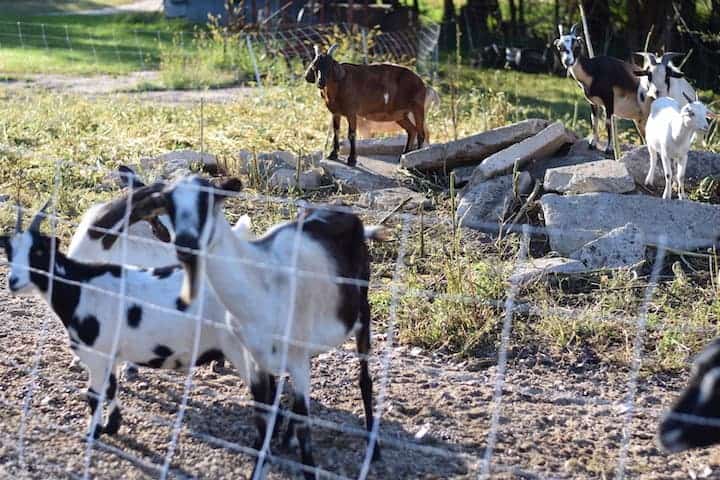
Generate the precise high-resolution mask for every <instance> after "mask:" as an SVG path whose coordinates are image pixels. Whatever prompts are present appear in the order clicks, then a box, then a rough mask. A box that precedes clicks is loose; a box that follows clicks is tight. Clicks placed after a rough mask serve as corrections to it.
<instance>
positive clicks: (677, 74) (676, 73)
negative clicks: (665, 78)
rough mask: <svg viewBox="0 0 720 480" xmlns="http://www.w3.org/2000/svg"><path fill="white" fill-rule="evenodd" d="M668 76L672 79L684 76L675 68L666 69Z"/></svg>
mask: <svg viewBox="0 0 720 480" xmlns="http://www.w3.org/2000/svg"><path fill="white" fill-rule="evenodd" d="M668 75H670V76H671V77H672V78H684V77H685V74H684V73H683V72H681V71H680V70H677V69H675V68H668Z"/></svg>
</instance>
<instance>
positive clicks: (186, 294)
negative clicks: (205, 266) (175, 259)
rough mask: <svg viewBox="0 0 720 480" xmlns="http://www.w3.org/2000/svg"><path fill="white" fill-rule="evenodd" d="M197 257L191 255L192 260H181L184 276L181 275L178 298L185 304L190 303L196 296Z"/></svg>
mask: <svg viewBox="0 0 720 480" xmlns="http://www.w3.org/2000/svg"><path fill="white" fill-rule="evenodd" d="M197 262H198V259H197V257H193V259H192V260H188V261H184V262H182V265H183V269H184V270H185V276H184V277H183V284H182V289H181V290H180V300H182V302H183V303H185V305H190V304H191V303H192V302H193V301H194V300H195V298H196V297H197V281H198V265H197Z"/></svg>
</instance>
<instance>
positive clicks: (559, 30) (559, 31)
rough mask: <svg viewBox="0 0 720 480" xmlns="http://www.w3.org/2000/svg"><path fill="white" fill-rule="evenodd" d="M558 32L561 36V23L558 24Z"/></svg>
mask: <svg viewBox="0 0 720 480" xmlns="http://www.w3.org/2000/svg"><path fill="white" fill-rule="evenodd" d="M558 33H560V36H561V37H562V36H563V26H562V24H558Z"/></svg>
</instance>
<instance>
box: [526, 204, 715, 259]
mask: <svg viewBox="0 0 720 480" xmlns="http://www.w3.org/2000/svg"><path fill="white" fill-rule="evenodd" d="M540 205H541V206H542V210H543V216H544V218H545V225H546V227H547V234H548V236H549V239H550V247H551V248H552V249H553V250H554V251H556V252H558V253H559V254H560V255H565V256H568V255H571V254H572V253H573V252H575V251H576V250H578V249H580V248H581V247H582V246H583V245H585V244H586V243H589V242H592V241H593V240H596V239H598V238H600V237H602V236H603V235H605V234H606V233H608V232H610V231H611V230H614V229H616V228H619V227H623V226H625V225H627V224H628V223H633V224H635V225H637V227H638V228H639V229H640V231H642V233H643V235H644V238H645V242H646V245H647V244H653V245H657V244H659V243H660V241H661V238H664V242H665V245H666V246H667V247H669V248H674V249H679V250H694V249H697V248H702V247H709V246H712V245H713V244H714V243H715V242H716V240H717V239H718V237H720V206H718V205H710V204H706V203H698V202H691V201H688V200H663V199H661V198H656V197H650V196H647V195H619V194H615V193H586V194H583V195H565V196H562V195H557V194H547V195H544V196H543V197H542V198H541V199H540Z"/></svg>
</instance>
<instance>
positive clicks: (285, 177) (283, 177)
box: [268, 168, 323, 190]
mask: <svg viewBox="0 0 720 480" xmlns="http://www.w3.org/2000/svg"><path fill="white" fill-rule="evenodd" d="M296 172H297V171H296V170H295V169H292V168H279V169H277V170H275V172H274V173H273V174H272V176H270V179H269V180H268V185H269V186H270V187H272V188H281V189H285V190H289V189H292V188H296V187H297V188H300V189H301V190H315V189H318V188H320V187H321V186H322V185H323V171H322V170H321V169H312V170H306V171H304V172H301V173H300V177H299V178H298V176H297V173H296Z"/></svg>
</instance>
